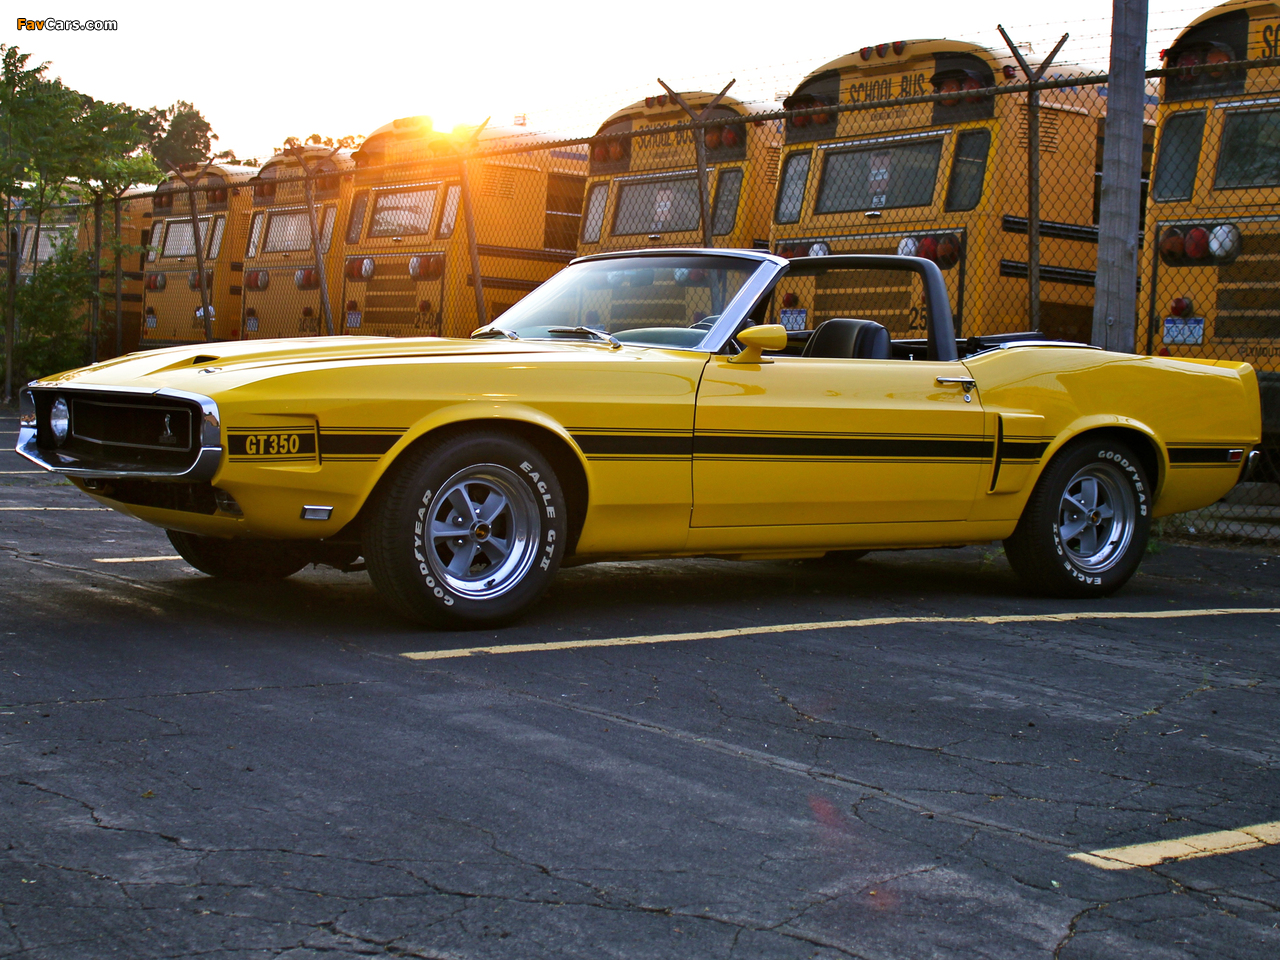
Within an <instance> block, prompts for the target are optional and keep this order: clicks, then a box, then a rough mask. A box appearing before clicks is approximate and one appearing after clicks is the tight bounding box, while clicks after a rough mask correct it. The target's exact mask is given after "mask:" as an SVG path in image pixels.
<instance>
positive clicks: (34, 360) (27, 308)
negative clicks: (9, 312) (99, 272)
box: [13, 242, 94, 383]
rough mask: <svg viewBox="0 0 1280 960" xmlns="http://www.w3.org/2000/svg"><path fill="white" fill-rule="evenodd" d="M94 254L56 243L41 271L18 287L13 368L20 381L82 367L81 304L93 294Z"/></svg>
mask: <svg viewBox="0 0 1280 960" xmlns="http://www.w3.org/2000/svg"><path fill="white" fill-rule="evenodd" d="M93 274H94V271H93V254H92V252H91V251H88V250H79V249H77V248H76V244H75V243H74V242H67V243H61V244H59V245H58V246H57V247H56V248H55V250H54V253H53V256H51V257H50V258H49V259H48V260H47V261H45V264H44V269H42V270H41V271H40V272H39V273H37V274H35V275H33V276H32V277H31V278H30V280H29V282H27V283H23V284H21V285H19V286H18V289H17V298H16V299H17V308H18V316H19V317H21V318H24V319H27V318H30V320H31V322H23V323H20V324H18V329H17V337H16V342H15V344H14V353H13V358H14V359H13V367H14V371H15V373H16V374H17V376H18V378H19V379H18V382H19V383H26V382H27V381H28V380H30V379H32V378H35V377H44V376H48V375H50V374H53V373H58V372H59V371H61V370H66V369H68V368H69V367H76V366H79V365H81V364H82V363H84V355H85V346H84V311H83V307H84V302H85V300H87V299H88V298H89V297H91V296H92V295H93V292H94V275H93Z"/></svg>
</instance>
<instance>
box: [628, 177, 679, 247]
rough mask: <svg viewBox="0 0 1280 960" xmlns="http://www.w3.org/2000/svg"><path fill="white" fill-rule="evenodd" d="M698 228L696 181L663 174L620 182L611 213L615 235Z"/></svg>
mask: <svg viewBox="0 0 1280 960" xmlns="http://www.w3.org/2000/svg"><path fill="white" fill-rule="evenodd" d="M697 228H698V181H697V179H695V178H694V177H664V178H662V179H661V180H639V181H632V182H631V183H623V184H621V186H620V188H619V190H618V209H617V212H616V213H615V214H614V217H613V234H614V236H616V237H625V236H634V235H636V234H641V233H670V232H672V231H680V230H696V229H697Z"/></svg>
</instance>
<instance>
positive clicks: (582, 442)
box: [573, 433, 693, 457]
mask: <svg viewBox="0 0 1280 960" xmlns="http://www.w3.org/2000/svg"><path fill="white" fill-rule="evenodd" d="M573 439H574V440H575V441H576V442H577V444H578V446H579V447H581V448H582V452H583V453H585V454H587V456H591V455H592V454H634V455H637V456H651V457H662V456H665V457H671V456H677V457H687V456H690V455H692V453H693V438H692V437H687V436H686V437H645V436H628V435H626V434H591V433H575V434H573Z"/></svg>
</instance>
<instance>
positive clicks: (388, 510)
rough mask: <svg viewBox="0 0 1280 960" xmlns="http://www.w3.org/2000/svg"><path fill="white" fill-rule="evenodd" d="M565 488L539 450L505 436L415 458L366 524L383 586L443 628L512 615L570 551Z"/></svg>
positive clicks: (369, 551) (474, 437)
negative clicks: (561, 485)
mask: <svg viewBox="0 0 1280 960" xmlns="http://www.w3.org/2000/svg"><path fill="white" fill-rule="evenodd" d="M566 532H567V527H566V510H565V504H564V494H563V493H562V491H561V489H560V483H559V481H558V480H557V478H556V475H555V472H554V471H553V470H552V468H551V465H550V464H549V463H548V462H547V460H546V459H545V458H544V457H543V456H542V454H540V453H539V452H538V451H537V450H536V449H535V448H534V447H533V446H531V445H530V444H528V443H526V442H525V441H523V440H521V439H518V438H516V437H513V436H509V435H506V434H501V433H488V432H486V433H480V434H471V435H467V436H461V437H455V438H453V439H450V440H445V441H443V442H441V443H439V444H436V445H432V446H428V447H425V448H423V449H421V450H419V451H417V452H416V453H413V454H411V455H410V458H409V459H407V460H406V461H405V462H404V463H402V464H400V465H399V467H398V469H397V471H396V473H395V474H394V475H393V476H391V477H390V478H388V480H387V482H386V483H384V484H383V487H382V489H381V490H380V491H379V493H378V495H377V497H376V499H375V501H374V502H373V504H372V505H371V509H370V514H369V519H368V520H367V521H366V523H365V528H364V557H365V562H366V563H367V564H368V568H369V576H370V577H371V578H372V580H373V583H374V586H376V587H377V588H378V590H379V592H380V593H382V595H383V596H384V597H385V598H386V599H387V600H388V601H389V602H390V603H391V605H392V606H393V607H394V608H395V609H396V610H397V611H398V612H400V613H401V614H403V615H405V616H407V617H409V618H411V619H415V620H420V621H423V622H426V623H430V624H433V625H437V626H452V627H458V626H482V625H486V624H492V623H498V622H502V621H506V620H510V619H512V618H514V617H516V616H517V615H519V614H520V613H522V612H523V611H524V610H525V609H526V608H527V607H528V606H529V605H530V604H532V603H533V602H534V601H535V600H537V599H538V597H539V596H540V595H541V594H542V592H543V590H545V589H546V587H547V585H548V584H549V583H550V582H551V578H552V577H554V576H555V573H556V570H557V569H558V568H559V566H560V560H561V558H562V557H563V555H564V545H565V541H566Z"/></svg>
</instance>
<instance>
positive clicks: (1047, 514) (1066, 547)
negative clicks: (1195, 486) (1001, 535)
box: [1004, 438, 1151, 598]
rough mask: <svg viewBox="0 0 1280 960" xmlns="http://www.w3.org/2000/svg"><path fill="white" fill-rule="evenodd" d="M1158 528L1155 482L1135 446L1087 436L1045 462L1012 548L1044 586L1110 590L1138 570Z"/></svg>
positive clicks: (1032, 582) (1078, 592)
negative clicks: (1153, 506) (1155, 526)
mask: <svg viewBox="0 0 1280 960" xmlns="http://www.w3.org/2000/svg"><path fill="white" fill-rule="evenodd" d="M1150 528H1151V486H1150V483H1149V481H1148V479H1147V475H1146V471H1145V470H1144V469H1143V467H1142V462H1141V461H1140V460H1139V459H1138V457H1137V456H1136V455H1135V454H1134V452H1133V450H1132V448H1130V447H1129V446H1127V445H1125V444H1123V443H1119V442H1116V441H1113V440H1110V439H1107V438H1103V439H1100V440H1092V441H1090V440H1088V439H1081V440H1079V441H1077V442H1075V443H1073V444H1071V445H1070V446H1068V447H1067V448H1065V449H1064V450H1063V451H1062V452H1061V453H1059V454H1058V455H1057V456H1056V457H1054V459H1053V461H1052V462H1051V463H1050V464H1049V466H1048V467H1047V468H1046V469H1045V472H1044V474H1043V475H1042V476H1041V477H1040V481H1039V482H1038V483H1037V484H1036V488H1035V491H1034V492H1033V493H1032V494H1031V499H1030V500H1029V501H1028V502H1027V506H1026V509H1024V510H1023V512H1022V518H1021V519H1020V520H1019V521H1018V526H1017V528H1016V529H1015V530H1014V532H1013V535H1012V536H1010V537H1009V539H1008V540H1006V541H1005V542H1004V549H1005V554H1006V555H1007V556H1008V558H1009V563H1010V565H1012V567H1013V569H1014V572H1015V573H1017V574H1018V576H1019V577H1020V578H1021V579H1022V580H1023V582H1024V583H1026V584H1027V585H1028V586H1030V587H1031V588H1033V589H1034V590H1036V591H1038V592H1040V593H1046V594H1049V595H1051V596H1059V597H1080V598H1084V597H1096V596H1105V595H1106V594H1109V593H1112V592H1114V591H1115V590H1118V589H1119V588H1120V587H1122V586H1123V585H1124V584H1125V583H1126V582H1127V581H1128V579H1129V578H1130V577H1131V576H1133V574H1134V571H1136V570H1137V569H1138V564H1139V563H1141V562H1142V557H1143V554H1144V553H1145V552H1146V548H1147V536H1148V533H1149V531H1150Z"/></svg>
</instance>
